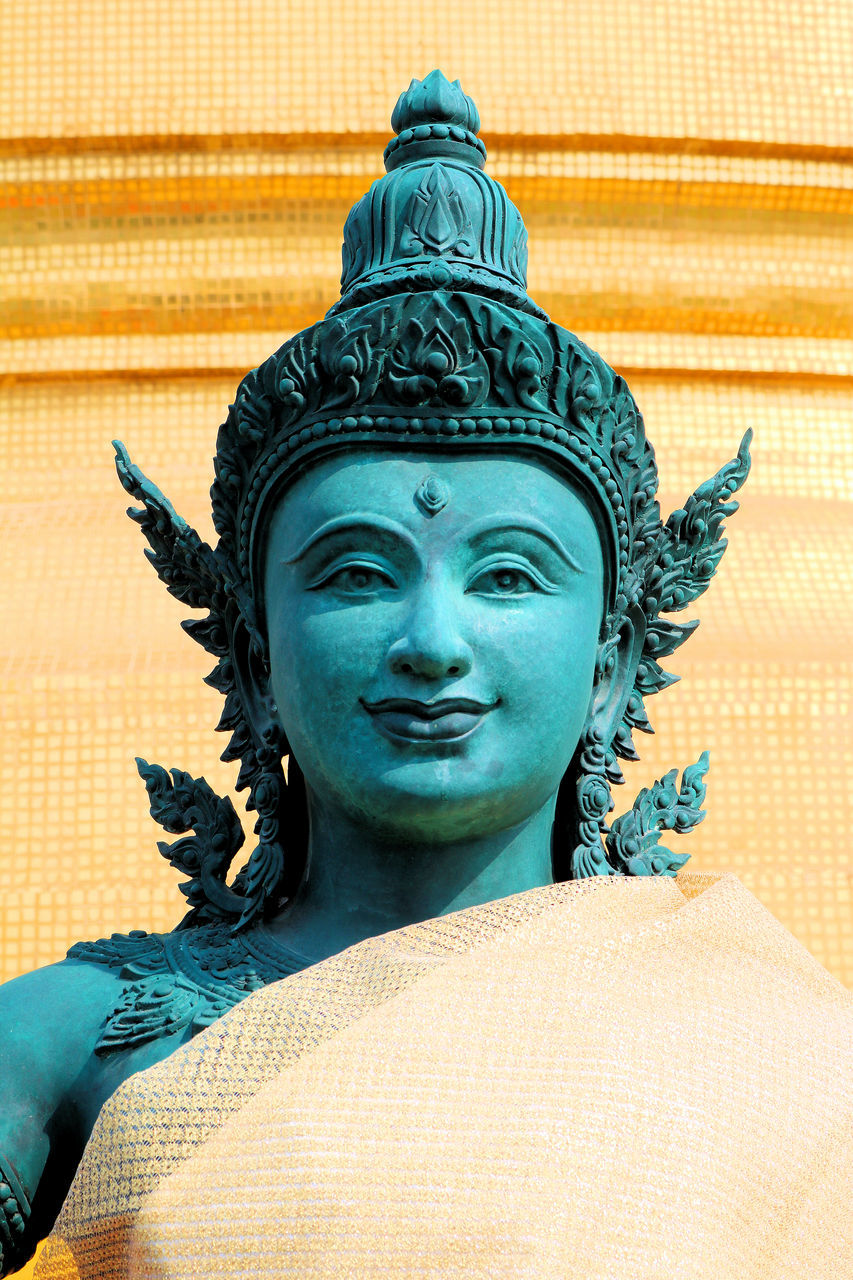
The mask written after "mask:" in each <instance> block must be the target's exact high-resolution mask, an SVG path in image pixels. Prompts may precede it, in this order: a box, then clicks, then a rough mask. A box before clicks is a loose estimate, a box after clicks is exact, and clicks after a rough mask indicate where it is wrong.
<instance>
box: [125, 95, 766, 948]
mask: <svg viewBox="0 0 853 1280" xmlns="http://www.w3.org/2000/svg"><path fill="white" fill-rule="evenodd" d="M392 125H393V127H394V129H395V132H396V134H397V136H396V137H395V138H394V139H393V140H392V141H391V142H390V143H389V144H388V147H387V149H386V152H385V163H386V168H387V170H388V172H387V173H386V175H385V176H384V177H383V178H381V179H379V180H377V181H376V182H375V183H374V184H373V186H372V187H371V188H370V190H369V191H368V193H367V194H366V195H365V196H364V197H363V198H362V199H361V200H360V201H359V202H358V203H357V204H356V205H355V207H354V208H353V210H352V211H351V213H350V215H349V218H348V219H347V223H346V227H345V230H344V246H343V275H342V296H341V299H340V301H339V302H338V303H337V304H336V305H335V306H333V307H332V308H331V310H330V311H329V313H328V314H327V316H326V317H325V318H324V319H323V320H321V321H320V322H319V323H318V324H316V325H314V326H313V327H312V328H310V329H307V330H305V331H303V332H302V333H299V334H297V335H296V336H295V337H294V338H292V339H290V340H289V341H288V342H286V343H285V344H284V345H283V346H282V347H281V348H280V349H279V350H278V351H277V352H276V353H275V354H274V355H272V356H271V357H270V358H269V359H268V360H266V361H265V362H264V363H263V364H262V365H260V367H259V368H257V369H255V370H253V371H252V372H251V373H249V374H248V375H247V376H246V377H245V378H244V379H243V381H242V383H241V384H240V387H239V388H238V391H237V396H236V399H235V402H234V404H233V405H232V406H231V408H230V410H229V414H228V418H227V420H226V422H225V423H224V424H223V426H222V427H221V428H220V431H219V435H218V438H217V452H216V459H215V467H216V479H215V481H214V484H213V487H212V490H211V496H212V501H213V517H214V523H215V526H216V530H217V533H218V534H219V544H218V546H217V547H216V549H213V548H211V547H209V546H207V544H205V543H204V542H202V540H201V539H200V538H199V537H198V535H197V534H196V533H195V532H194V531H193V530H192V529H190V528H189V527H188V526H187V525H186V524H185V523H184V522H183V521H182V520H181V519H180V517H178V516H177V515H176V513H175V512H174V510H173V509H172V507H171V506H170V504H169V503H168V501H167V500H166V499H165V498H164V497H163V495H162V494H161V493H160V492H159V490H157V489H156V488H155V487H154V486H153V485H152V484H151V483H150V481H148V480H147V479H146V478H145V477H144V476H143V475H142V474H141V472H139V471H138V469H137V468H136V467H134V466H133V465H132V463H131V462H130V460H129V458H128V457H127V454H126V452H125V451H124V449H123V448H122V447H121V446H117V453H118V460H117V466H118V471H119V476H120V478H121V481H122V484H123V485H124V487H125V488H126V489H127V491H128V492H129V493H131V494H133V496H134V497H135V498H137V499H138V500H140V501H141V502H142V503H143V506H142V508H141V509H135V510H134V509H131V512H130V514H131V515H132V516H133V518H134V519H135V520H137V521H138V522H139V523H140V524H141V525H142V528H143V531H144V533H145V535H146V537H147V539H148V541H149V543H150V544H151V548H152V550H151V552H149V556H150V558H151V559H152V562H153V563H154V566H155V568H156V569H157V572H158V573H159V575H160V577H161V578H162V579H163V581H164V582H165V583H166V585H167V586H168V588H169V590H170V591H171V592H172V593H173V594H174V595H176V596H178V598H179V599H181V600H183V601H184V602H185V603H187V604H189V605H191V606H192V607H195V608H203V609H206V610H207V617H206V618H205V619H204V620H202V621H199V622H188V623H185V624H184V625H185V627H186V629H187V630H188V631H189V633H190V634H191V635H192V636H193V637H194V638H195V639H197V640H198V641H199V642H200V643H201V644H203V645H204V647H205V648H206V649H207V650H208V651H209V652H211V653H213V654H215V655H216V657H217V660H218V661H217V666H216V668H215V669H214V671H213V672H211V675H210V677H209V682H210V683H211V684H213V685H214V686H215V687H216V688H218V689H220V690H221V691H222V692H223V693H224V694H225V695H226V704H225V710H224V712H223V716H222V719H221V720H220V723H219V726H218V727H219V728H220V729H226V730H228V731H229V732H231V734H232V738H231V742H230V744H229V746H228V748H227V749H226V751H225V753H224V755H223V758H225V759H240V760H241V761H242V765H241V770H240V775H239V779H238V788H242V787H248V788H249V789H250V799H249V807H252V808H256V809H257V810H258V814H259V818H258V822H257V824H256V831H257V832H258V833H259V836H260V842H259V845H258V848H257V849H256V850H255V851H254V853H253V854H252V856H251V858H250V859H249V863H248V866H247V868H246V869H245V870H244V872H242V873H241V875H240V876H239V877H238V878H237V881H236V882H235V884H234V885H232V886H231V887H228V886H226V885H225V874H226V871H227V868H228V864H229V862H230V858H231V856H233V853H234V852H235V850H236V848H237V847H238V846H239V843H240V840H238V835H240V833H239V830H238V829H239V823H238V822H237V821H236V815H234V814H233V810H231V809H230V808H228V807H226V802H224V801H219V800H218V798H217V797H215V796H213V794H212V793H211V792H210V791H209V788H207V791H204V789H203V788H204V787H205V786H206V784H203V783H201V782H199V783H198V784H194V783H192V780H191V779H190V780H189V781H188V780H187V775H184V774H180V779H181V782H180V786H179V783H178V774H177V772H176V771H173V779H174V782H173V783H172V784H170V783H169V781H168V775H165V774H164V772H163V771H162V770H160V771H159V772H156V766H155V768H154V770H151V769H149V767H148V766H145V770H147V772H145V776H146V781H147V783H148V787H149V792H150V793H151V796H152V813H153V814H154V815H155V816H158V817H159V819H160V820H161V821H163V822H164V824H166V825H167V829H168V830H171V831H182V830H183V831H185V830H189V829H190V828H193V829H194V830H195V831H196V835H195V836H194V837H190V838H189V839H188V840H183V841H180V842H179V844H178V845H176V846H171V847H170V846H163V852H164V853H165V854H166V856H167V857H169V858H170V859H171V860H172V861H173V862H174V863H175V864H176V865H178V866H179V867H181V868H182V869H184V870H186V871H188V872H189V874H190V876H191V879H190V881H189V883H188V884H187V885H186V886H183V888H184V892H185V893H186V894H187V897H188V898H189V900H190V902H191V904H192V905H193V906H194V907H195V908H196V915H197V916H198V918H204V917H206V916H208V917H209V916H211V915H214V916H217V915H218V916H229V915H233V916H236V917H237V921H238V927H239V925H242V924H245V923H247V922H248V921H249V920H251V919H252V918H254V917H255V916H256V915H257V914H258V912H259V911H261V910H262V909H263V908H264V904H265V903H267V902H268V901H271V900H273V899H275V897H276V894H279V896H280V891H281V884H282V877H283V867H284V854H283V851H282V844H281V838H280V821H279V818H280V815H278V814H277V813H276V812H274V811H273V806H272V802H271V800H270V796H269V794H268V793H269V786H268V785H267V781H268V772H269V769H270V768H271V767H272V765H271V763H270V755H271V748H270V746H269V744H265V743H258V742H256V741H254V739H253V735H252V730H251V728H250V725H249V721H248V718H247V715H246V712H245V708H244V707H243V705H242V702H241V699H240V696H239V693H238V690H237V686H236V681H235V675H234V669H233V664H232V654H233V651H234V643H235V634H236V631H237V630H238V629H240V628H244V629H245V630H246V631H247V632H248V634H249V636H250V637H251V643H252V644H253V645H254V647H255V649H256V650H257V653H258V655H259V657H260V660H261V661H262V662H263V661H264V660H265V653H266V641H265V636H264V626H263V618H262V616H261V612H260V606H261V599H260V592H259V590H258V583H259V580H260V579H259V572H258V571H259V566H260V559H261V554H262V550H263V530H264V528H265V513H266V512H267V510H268V509H269V504H270V502H271V501H273V500H274V499H275V498H276V496H277V495H278V494H280V493H281V491H282V488H283V487H284V486H285V485H286V483H287V481H288V479H289V478H290V477H292V475H293V474H294V473H295V472H296V471H297V470H300V469H301V468H303V467H304V466H306V465H307V464H308V463H309V462H310V461H311V460H312V458H314V457H315V456H317V455H322V454H323V453H324V452H326V451H328V450H330V449H335V450H340V449H342V448H346V449H358V448H364V447H365V446H368V447H374V448H376V447H381V448H389V449H394V448H399V449H412V448H421V449H430V448H433V449H441V450H442V451H453V450H455V449H459V450H465V451H469V450H471V449H501V450H507V449H511V450H516V449H518V450H522V451H525V452H527V453H530V454H532V455H534V456H538V457H544V458H547V459H548V461H549V463H550V465H552V466H554V467H557V468H560V469H562V470H564V471H565V472H566V473H567V474H568V475H570V476H571V477H572V478H573V479H574V480H575V481H576V482H579V483H580V484H581V485H582V487H583V489H584V491H585V492H586V493H587V494H588V495H589V497H590V499H591V501H592V504H593V508H594V510H595V512H596V514H597V517H598V519H599V524H600V528H601V532H602V536H603V538H604V540H605V542H606V544H607V546H608V547H609V556H608V557H607V560H608V601H607V615H606V619H605V625H604V634H603V643H602V647H601V652H600V657H599V673H601V672H603V671H604V670H605V669H606V668H607V664H608V662H610V661H611V659H612V653H613V649H614V648H615V646H616V644H617V642H618V640H619V636H620V633H621V630H622V628H623V627H624V626H625V625H626V622H627V619H628V617H629V615H636V614H637V613H638V612H639V613H641V614H642V615H643V618H642V621H643V625H642V627H641V632H642V634H643V635H644V639H643V649H642V654H641V657H640V662H639V666H638V668H637V675H636V681H635V686H634V690H633V692H632V694H631V696H630V697H629V699H628V702H627V705H626V707H625V709H624V714H623V716H622V720H621V723H620V724H619V726H618V728H617V730H616V732H615V735H614V737H613V739H612V741H608V742H598V741H593V742H590V743H586V744H585V745H583V746H582V749H581V755H580V759H579V765H578V767H579V768H585V769H588V780H589V785H588V787H587V788H586V791H584V788H583V787H581V788H580V791H579V800H578V806H579V813H578V815H577V817H578V826H579V843H578V844H577V846H576V848H575V850H574V852H573V853H572V854H571V858H570V865H569V874H571V875H576V876H578V875H593V874H607V873H612V872H613V871H620V872H624V873H627V874H632V875H637V874H662V873H663V874H671V873H673V872H674V871H675V869H676V868H677V867H678V866H679V865H681V863H682V862H683V861H685V858H684V856H683V855H673V854H670V853H669V852H668V851H667V850H665V849H662V848H661V847H660V845H659V843H658V835H659V833H660V830H661V829H662V828H666V827H668V826H669V827H673V826H674V827H676V828H677V829H679V830H687V829H689V828H690V827H691V826H693V825H695V823H696V822H698V821H699V820H700V818H701V817H702V816H703V815H702V811H701V809H700V808H699V804H700V803H701V799H702V796H703V795H704V786H703V785H702V776H703V774H704V769H705V767H706V765H707V760H706V758H705V757H703V758H702V760H701V761H700V762H699V765H697V766H694V768H693V769H692V770H691V769H688V770H686V771H685V774H684V777H683V780H682V783H681V787H680V790H679V789H678V788H677V787H676V784H675V771H673V772H672V773H670V774H667V775H666V777H665V778H664V779H662V780H661V782H660V783H658V784H656V786H655V787H653V788H652V789H651V790H650V791H645V792H643V793H641V795H640V797H639V798H638V801H637V804H636V805H635V807H634V809H632V810H631V811H630V813H629V814H628V815H626V816H625V817H624V818H621V819H618V820H617V821H616V822H615V823H614V824H613V826H612V828H611V829H609V830H608V828H607V826H606V823H605V821H604V815H606V813H607V811H608V809H609V808H610V807H612V802H610V796H609V785H610V783H613V782H621V781H623V778H622V774H621V771H620V767H619V764H618V758H621V759H623V760H635V759H637V758H638V757H637V753H636V750H635V747H634V742H633V734H634V731H635V730H641V731H643V732H651V731H652V730H651V725H650V724H649V721H648V718H647V716H646V711H645V699H646V698H647V697H648V696H649V695H650V694H653V693H656V692H658V691H659V690H661V689H663V688H665V687H666V686H667V685H668V684H671V683H673V681H674V679H675V677H673V676H671V675H669V674H668V673H666V672H665V671H664V670H663V669H662V667H661V665H660V661H659V660H660V659H661V658H664V657H666V656H667V655H668V654H671V653H672V652H673V651H674V650H675V649H676V648H677V647H678V646H679V645H680V644H682V643H683V642H684V640H685V639H686V638H687V637H688V636H689V635H690V634H691V632H692V631H693V630H694V628H695V626H696V623H695V622H691V623H677V622H674V621H672V620H670V619H665V618H662V617H661V616H660V615H661V614H666V613H670V612H673V611H678V610H681V609H684V608H686V606H687V605H688V604H690V603H691V602H692V601H693V600H695V599H696V598H697V597H698V596H699V595H700V594H701V593H702V592H703V591H704V590H705V589H706V587H707V586H708V583H709V582H710V579H711V577H712V576H713V574H714V572H715V570H716V567H717V564H718V563H719V560H720V558H721V556H722V554H723V551H724V549H725V546H726V543H725V540H724V539H723V537H722V527H723V521H724V518H725V517H726V516H728V515H730V514H732V513H733V512H734V511H735V510H736V509H737V503H736V502H733V501H732V495H733V493H734V492H735V491H736V490H737V489H738V488H739V487H740V486H741V484H742V483H743V481H744V480H745V478H746V475H747V472H748V469H749V454H748V443H749V434H750V433H747V435H746V436H745V437H744V440H743V441H742V443H741V447H740V450H739V452H738V455H737V457H736V458H734V459H733V460H732V461H731V462H729V463H727V464H726V465H725V466H724V467H723V468H722V469H721V470H720V471H719V472H718V473H717V474H716V475H715V476H714V477H712V479H710V480H708V481H707V482H706V483H705V484H703V485H701V486H700V487H699V489H697V490H696V492H695V493H694V494H692V495H691V497H690V498H689V499H688V501H687V502H686V503H685V505H684V507H683V508H680V509H679V510H677V511H675V512H674V513H673V514H672V515H671V516H670V517H669V519H668V520H667V521H666V522H665V523H663V522H662V521H661V518H660V510H659V507H658V503H657V484H658V477H657V468H656V465H655V460H654V452H653V450H652V448H651V445H650V444H649V443H648V441H647V440H646V436H645V431H644V427H643V420H642V417H641V415H640V413H639V410H638V409H637V406H636V404H635V403H634V400H633V397H632V396H631V393H630V392H629V390H628V387H627V386H626V384H625V382H624V380H623V379H622V378H621V377H620V376H619V375H618V374H616V373H615V372H614V371H613V370H612V369H611V368H610V367H609V366H608V365H607V364H606V363H605V362H604V361H603V360H602V359H601V357H600V356H598V355H596V353H595V352H593V351H592V350H590V348H589V347H587V346H586V345H585V344H584V343H583V342H581V340H580V339H579V338H577V337H575V335H574V334H572V333H569V332H568V331H567V330H565V329H563V328H561V327H560V326H559V325H556V324H553V323H551V322H550V321H549V320H548V319H547V317H546V316H545V314H544V313H543V312H542V311H541V310H540V309H539V308H538V307H537V306H536V305H535V304H534V303H533V302H532V301H531V299H530V298H529V297H528V296H527V293H526V278H525V269H526V233H525V230H524V225H523V223H522V220H521V216H520V214H519V213H518V210H517V209H516V208H515V206H514V205H513V204H512V203H511V201H510V200H509V198H508V196H507V194H506V192H505V191H504V189H503V188H502V187H501V186H500V185H499V184H498V183H497V182H495V181H494V180H493V179H492V178H490V177H488V176H487V175H486V174H485V173H484V172H483V171H482V170H483V165H484V163H485V148H484V147H483V144H482V143H481V142H480V140H479V139H478V138H477V137H476V131H477V129H478V128H479V116H478V113H477V109H476V107H475V106H474V104H473V102H472V101H471V99H470V98H468V97H466V95H465V94H464V93H463V92H462V90H461V88H460V86H459V84H458V82H454V83H452V84H451V83H450V82H449V81H448V80H446V79H445V77H444V76H443V75H442V74H441V72H439V71H433V72H432V73H431V74H430V75H429V76H427V77H426V79H425V80H423V81H417V80H413V81H412V83H411V85H410V87H409V89H408V90H407V92H406V93H404V94H403V95H402V96H401V98H400V100H399V102H398V103H397V106H396V108H395V110H394V114H393V117H392ZM191 783H192V785H190V784H191ZM196 785H197V791H195V792H194V791H193V786H196ZM181 789H182V790H181ZM179 790H180V793H181V794H182V795H184V796H185V797H189V798H188V799H186V800H185V802H184V801H182V802H180V803H179V802H178V800H177V798H176V797H177V795H178V791H179ZM605 791H606V797H605V795H604V794H603V793H604V792H605ZM193 797H194V799H193ZM191 800H192V803H190V801H191ZM182 805H183V807H182ZM193 806H194V807H193ZM217 806H219V807H217ZM179 811H180V813H181V814H183V817H181V818H180V819H179V818H177V817H176V816H175V815H176V813H178V812H179ZM205 814H207V815H208V816H207V817H206V818H205V817H204V815H205ZM194 815H195V816H194ZM199 815H201V816H199ZM196 819H197V820H196ZM181 822H183V823H184V825H183V826H181V825H180V823H181ZM169 824H171V825H169ZM176 824H177V825H176ZM202 829H203V830H202ZM200 832H201V834H200ZM205 833H206V834H205ZM602 835H606V836H607V842H606V848H605V845H603V844H602V839H601V837H602ZM205 841H206V842H207V843H205Z"/></svg>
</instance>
